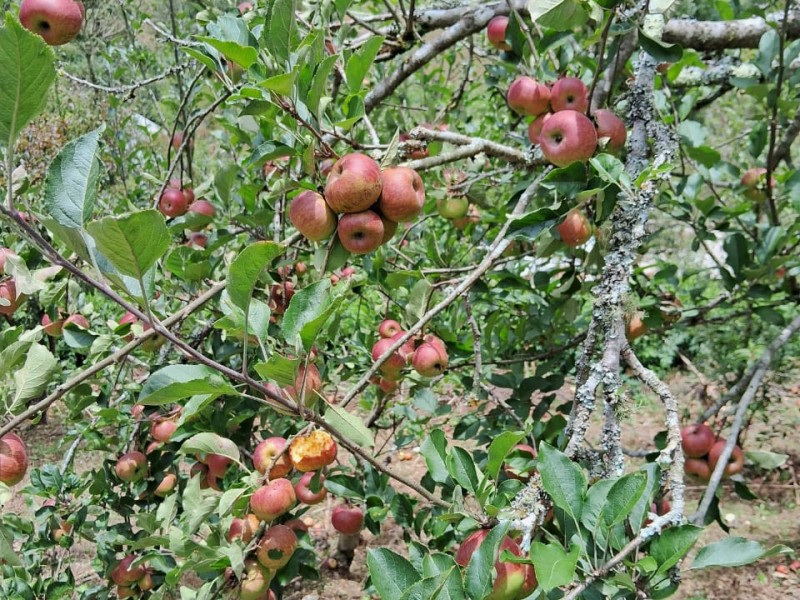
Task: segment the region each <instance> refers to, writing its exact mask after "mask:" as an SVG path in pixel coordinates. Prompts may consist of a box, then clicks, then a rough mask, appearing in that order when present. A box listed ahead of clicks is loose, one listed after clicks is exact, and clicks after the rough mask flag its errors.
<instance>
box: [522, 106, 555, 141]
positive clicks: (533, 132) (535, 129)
mask: <svg viewBox="0 0 800 600" xmlns="http://www.w3.org/2000/svg"><path fill="white" fill-rule="evenodd" d="M552 115H553V113H544V114H543V115H540V116H538V117H536V118H535V119H534V120H533V121H531V124H530V125H528V139H529V140H530V141H531V144H538V143H539V140H540V139H541V135H542V127H544V122H545V121H547V119H549V118H550V117H551V116H552Z"/></svg>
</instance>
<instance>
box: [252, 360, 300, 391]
mask: <svg viewBox="0 0 800 600" xmlns="http://www.w3.org/2000/svg"><path fill="white" fill-rule="evenodd" d="M299 365H300V359H298V358H286V357H284V356H281V355H280V354H273V355H272V356H270V357H269V358H268V359H267V361H266V362H262V363H258V364H256V365H255V366H254V367H253V368H254V369H255V370H256V373H258V374H259V375H261V377H263V378H264V379H270V380H272V381H274V382H275V383H277V384H278V385H279V386H287V385H294V380H295V378H296V377H297V367H298V366H299Z"/></svg>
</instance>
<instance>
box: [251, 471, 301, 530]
mask: <svg viewBox="0 0 800 600" xmlns="http://www.w3.org/2000/svg"><path fill="white" fill-rule="evenodd" d="M295 504H297V497H296V496H295V495H294V486H293V485H292V482H291V481H289V480H288V479H284V478H283V477H280V478H278V479H273V480H272V481H270V482H269V483H267V484H266V485H262V486H261V487H260V488H258V489H257V490H256V491H255V492H253V495H252V496H251V497H250V510H252V511H253V513H254V514H255V515H256V516H257V517H258V518H259V519H261V520H262V521H274V520H275V519H277V518H278V517H280V516H281V515H283V514H285V513H287V512H289V511H290V510H292V509H293V508H294V506H295Z"/></svg>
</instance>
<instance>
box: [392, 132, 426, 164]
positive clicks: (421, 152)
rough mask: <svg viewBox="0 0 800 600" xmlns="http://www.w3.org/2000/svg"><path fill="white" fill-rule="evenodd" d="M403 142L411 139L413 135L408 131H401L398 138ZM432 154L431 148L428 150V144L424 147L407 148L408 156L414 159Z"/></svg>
mask: <svg viewBox="0 0 800 600" xmlns="http://www.w3.org/2000/svg"><path fill="white" fill-rule="evenodd" d="M397 139H398V140H399V141H401V142H407V141H409V140H410V139H411V136H410V135H408V134H407V133H401V134H400V135H399V136H398V138H397ZM429 155H430V150H428V148H427V146H426V147H424V148H417V147H415V148H414V149H412V150H409V149H408V148H406V156H408V157H409V158H411V159H413V160H419V159H421V158H427V157H428V156H429Z"/></svg>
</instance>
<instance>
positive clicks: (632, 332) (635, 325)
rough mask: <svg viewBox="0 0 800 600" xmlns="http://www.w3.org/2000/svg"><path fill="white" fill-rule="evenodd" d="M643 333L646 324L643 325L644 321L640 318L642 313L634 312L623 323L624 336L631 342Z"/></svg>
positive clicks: (645, 330) (645, 331) (645, 329)
mask: <svg viewBox="0 0 800 600" xmlns="http://www.w3.org/2000/svg"><path fill="white" fill-rule="evenodd" d="M645 333H647V325H645V322H644V320H643V319H642V313H641V312H637V313H634V314H633V315H631V318H630V319H629V320H628V323H627V324H626V325H625V337H627V338H628V341H629V342H632V341H633V340H635V339H636V338H638V337H641V336H643V335H644V334H645Z"/></svg>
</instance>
